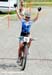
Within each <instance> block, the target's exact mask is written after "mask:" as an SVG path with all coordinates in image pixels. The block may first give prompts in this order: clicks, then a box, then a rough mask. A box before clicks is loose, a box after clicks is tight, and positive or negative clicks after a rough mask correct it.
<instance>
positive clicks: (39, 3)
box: [24, 2, 52, 7]
mask: <svg viewBox="0 0 52 75" xmlns="http://www.w3.org/2000/svg"><path fill="white" fill-rule="evenodd" d="M39 5H40V6H52V2H31V4H30V3H29V2H25V3H24V6H26V7H30V6H31V7H33V6H39Z"/></svg>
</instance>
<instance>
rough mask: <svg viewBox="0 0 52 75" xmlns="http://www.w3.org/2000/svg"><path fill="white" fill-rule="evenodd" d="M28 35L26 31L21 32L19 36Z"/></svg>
mask: <svg viewBox="0 0 52 75" xmlns="http://www.w3.org/2000/svg"><path fill="white" fill-rule="evenodd" d="M29 35H30V33H29V32H28V33H24V32H21V34H20V36H29Z"/></svg>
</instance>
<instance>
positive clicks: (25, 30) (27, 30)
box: [16, 8, 41, 59]
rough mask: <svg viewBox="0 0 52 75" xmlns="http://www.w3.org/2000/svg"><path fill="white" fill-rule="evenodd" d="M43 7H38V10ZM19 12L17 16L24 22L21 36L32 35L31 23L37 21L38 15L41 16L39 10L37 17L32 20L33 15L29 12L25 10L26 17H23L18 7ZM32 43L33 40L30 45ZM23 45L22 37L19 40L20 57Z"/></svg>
mask: <svg viewBox="0 0 52 75" xmlns="http://www.w3.org/2000/svg"><path fill="white" fill-rule="evenodd" d="M40 10H41V9H39V8H38V11H40ZM16 12H17V16H18V18H19V20H20V21H21V24H22V29H21V33H20V36H23V37H24V36H30V29H31V24H32V22H35V21H36V20H37V19H38V17H39V12H37V15H36V17H35V18H34V19H33V20H31V15H30V13H29V12H25V17H22V16H21V15H20V14H19V13H18V10H17V9H16ZM30 45H31V40H30V42H29V47H30ZM22 47H23V43H22V38H21V39H20V40H19V49H18V59H20V56H21V49H22Z"/></svg>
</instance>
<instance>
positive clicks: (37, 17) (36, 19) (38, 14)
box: [33, 12, 39, 21]
mask: <svg viewBox="0 0 52 75" xmlns="http://www.w3.org/2000/svg"><path fill="white" fill-rule="evenodd" d="M38 17H39V12H37V15H36V17H35V18H34V19H33V21H36V20H37V19H38Z"/></svg>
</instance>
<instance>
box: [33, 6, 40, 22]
mask: <svg viewBox="0 0 52 75" xmlns="http://www.w3.org/2000/svg"><path fill="white" fill-rule="evenodd" d="M40 11H41V7H39V8H38V12H37V15H36V17H35V18H34V19H33V21H36V20H37V19H38V17H39V14H40Z"/></svg>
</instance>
